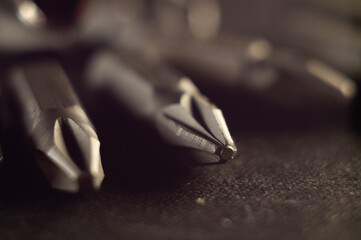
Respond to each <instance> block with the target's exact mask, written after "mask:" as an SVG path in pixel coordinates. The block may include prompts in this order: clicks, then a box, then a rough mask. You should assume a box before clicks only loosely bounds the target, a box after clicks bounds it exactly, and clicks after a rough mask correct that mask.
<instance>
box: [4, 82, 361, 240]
mask: <svg viewBox="0 0 361 240" xmlns="http://www.w3.org/2000/svg"><path fill="white" fill-rule="evenodd" d="M204 90H205V91H204V92H205V93H206V94H207V95H208V96H209V97H210V98H211V99H213V100H214V101H215V102H217V103H219V105H220V107H221V108H223V109H224V114H225V116H226V119H227V120H228V123H229V127H230V130H231V132H232V133H233V136H234V138H235V139H236V142H237V147H238V149H239V156H238V157H237V158H236V159H234V160H232V161H229V162H227V163H226V164H224V165H214V166H202V167H196V168H187V167H180V166H178V165H177V164H175V162H176V158H175V157H174V156H173V155H172V153H173V152H172V151H170V150H167V149H168V148H167V147H166V146H165V145H163V144H162V142H161V141H159V140H158V139H157V137H155V134H154V133H153V132H152V131H151V130H149V129H148V128H147V126H146V125H144V124H139V122H137V121H134V119H132V118H130V117H129V116H128V115H127V114H126V113H123V112H122V109H121V108H120V107H116V108H114V104H113V105H112V104H111V103H112V99H111V97H110V96H108V95H106V96H105V95H104V96H93V98H90V99H88V100H85V103H86V105H87V107H88V109H89V113H90V116H91V117H92V118H93V120H94V123H95V125H96V126H97V128H98V133H99V137H100V139H101V141H102V156H103V164H104V170H105V172H106V178H105V181H104V184H103V187H102V189H101V191H100V192H98V193H89V194H81V195H68V194H63V193H58V192H54V191H52V190H51V189H49V187H48V186H47V185H45V184H44V182H43V180H44V179H40V178H39V179H38V178H37V177H35V174H36V168H35V166H31V164H29V162H30V161H31V160H32V158H31V157H30V156H29V155H27V154H28V153H26V152H25V150H22V151H21V152H20V151H19V149H23V147H20V148H12V147H11V146H10V147H9V146H8V147H7V148H6V149H5V154H6V153H7V159H6V160H7V162H6V164H5V165H4V166H3V168H2V169H1V170H0V188H1V197H0V239H24V238H27V237H30V236H31V238H32V239H50V238H51V239H100V238H101V239H221V238H225V239H241V238H245V239H275V238H277V239H290V238H292V239H359V238H360V236H361V191H360V189H361V181H360V173H361V159H360V158H361V150H360V149H361V141H360V140H361V139H360V136H359V135H358V134H356V133H355V132H354V131H353V130H352V129H351V127H350V121H349V120H350V119H348V117H347V116H348V109H347V107H346V105H343V104H341V103H340V102H338V103H339V105H336V102H335V101H333V100H332V99H328V101H326V99H324V100H323V101H321V100H322V97H320V96H319V97H318V98H314V99H310V98H308V99H307V101H306V99H304V100H303V99H302V98H300V99H298V100H297V101H295V102H294V103H292V104H290V103H285V104H284V106H276V105H270V104H266V103H265V102H262V101H261V100H259V98H252V95H245V94H246V93H244V94H242V92H239V91H236V93H235V94H230V93H229V92H222V91H221V92H218V90H219V89H218V90H217V92H216V91H215V89H212V88H209V89H206V88H205V89H204ZM299 90H300V91H299V93H300V94H301V93H302V89H299ZM304 90H305V89H304ZM216 93H217V94H216ZM279 94H282V92H280V93H279ZM304 94H306V91H305V92H304ZM308 101H311V102H313V103H314V104H313V105H309V104H307V102H308ZM304 102H306V104H303V103H304ZM327 103H329V104H327ZM330 105H331V106H330ZM131 133H133V134H134V135H131ZM157 154H159V156H158V157H156V155H157ZM19 159H22V160H23V161H26V162H28V164H25V165H22V163H21V160H19ZM24 168H25V169H24ZM32 168H34V169H35V170H34V171H35V172H34V171H32V170H31V169H32ZM30 170H31V171H30ZM197 199H198V200H197Z"/></svg>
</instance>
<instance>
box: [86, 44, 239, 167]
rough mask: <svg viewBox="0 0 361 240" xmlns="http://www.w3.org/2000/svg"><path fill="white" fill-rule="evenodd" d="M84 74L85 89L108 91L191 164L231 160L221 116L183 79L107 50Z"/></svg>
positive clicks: (231, 146) (153, 64)
mask: <svg viewBox="0 0 361 240" xmlns="http://www.w3.org/2000/svg"><path fill="white" fill-rule="evenodd" d="M86 74H87V76H86V79H87V80H89V81H90V82H91V84H90V85H92V86H93V87H94V88H97V89H101V88H105V89H106V90H109V91H112V93H113V94H114V95H115V96H116V97H117V99H118V100H119V101H120V103H121V104H122V105H124V106H125V107H127V108H128V110H130V111H131V112H132V113H133V114H134V115H136V116H137V117H140V118H143V119H145V120H147V121H148V122H150V123H151V124H153V126H154V127H156V128H157V129H158V132H159V134H160V135H161V136H162V137H163V138H164V139H165V141H166V142H168V143H170V144H171V145H175V146H178V147H179V148H180V149H187V152H188V153H190V154H191V155H193V156H195V157H194V158H193V159H194V163H196V164H211V163H221V162H225V161H227V160H229V159H232V158H233V157H234V156H235V155H236V152H237V149H236V146H235V144H234V143H233V140H232V138H231V136H230V133H229V131H228V127H227V125H226V122H225V120H224V117H223V114H222V111H221V110H220V109H219V108H217V107H216V106H215V105H214V104H212V103H210V102H209V100H208V99H207V98H206V97H205V96H203V95H202V94H201V93H200V92H199V90H198V89H197V88H196V86H195V85H194V84H193V83H192V81H191V80H190V79H188V78H187V77H182V75H179V74H177V73H176V72H174V71H173V70H172V69H170V68H168V67H166V66H164V65H162V64H161V63H158V62H150V61H149V62H148V61H146V59H144V58H141V57H139V56H137V57H134V56H130V55H129V54H128V53H120V52H112V51H110V50H101V51H99V52H97V53H96V54H95V55H94V56H93V57H92V59H91V61H90V63H89V65H88V68H87V73H86Z"/></svg>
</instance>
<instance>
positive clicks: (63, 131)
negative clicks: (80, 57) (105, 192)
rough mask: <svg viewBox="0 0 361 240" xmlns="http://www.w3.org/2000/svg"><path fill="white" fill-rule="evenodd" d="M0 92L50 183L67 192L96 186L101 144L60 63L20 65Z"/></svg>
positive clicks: (99, 177)
mask: <svg viewBox="0 0 361 240" xmlns="http://www.w3.org/2000/svg"><path fill="white" fill-rule="evenodd" d="M4 91H5V92H6V93H7V95H8V96H9V99H10V100H12V101H10V103H12V104H13V105H12V106H11V107H10V108H11V110H12V111H13V114H14V118H17V119H19V120H18V122H20V123H21V125H22V126H21V127H22V129H23V130H24V132H25V135H26V136H28V137H29V138H30V139H31V141H32V143H33V145H34V148H35V150H36V159H37V162H38V165H39V167H40V168H41V170H42V171H43V173H44V175H45V177H46V178H47V179H48V181H49V182H50V184H51V186H52V187H53V188H56V189H59V190H64V191H68V192H78V191H82V190H88V189H92V190H97V189H99V188H100V185H101V183H102V181H103V178H104V172H103V168H102V164H101V159H100V152H99V147H100V142H99V140H98V137H97V134H96V132H95V130H94V127H93V125H92V124H91V122H90V120H89V119H88V117H87V115H86V113H85V112H84V109H83V108H82V106H81V105H80V103H79V100H78V98H77V97H76V95H75V93H74V90H73V88H72V87H71V85H70V83H69V81H68V79H67V77H66V75H65V73H64V70H63V69H62V68H61V66H60V65H59V63H58V62H56V61H55V60H52V59H43V60H40V59H39V60H31V61H27V62H25V63H22V64H19V65H18V66H16V67H14V68H13V69H12V70H11V71H10V74H9V78H8V79H7V81H6V82H5V84H4Z"/></svg>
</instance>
